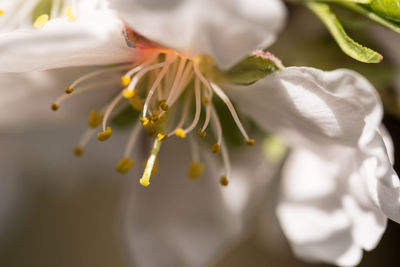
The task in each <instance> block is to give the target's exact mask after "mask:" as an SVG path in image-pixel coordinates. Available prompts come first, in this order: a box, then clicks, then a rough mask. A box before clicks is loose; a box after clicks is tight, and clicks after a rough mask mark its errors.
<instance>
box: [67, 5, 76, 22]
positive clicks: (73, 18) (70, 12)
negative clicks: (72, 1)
mask: <svg viewBox="0 0 400 267" xmlns="http://www.w3.org/2000/svg"><path fill="white" fill-rule="evenodd" d="M64 15H65V16H66V17H67V18H68V19H69V20H70V21H74V20H76V16H75V15H74V14H72V8H70V7H67V8H66V9H65V11H64Z"/></svg>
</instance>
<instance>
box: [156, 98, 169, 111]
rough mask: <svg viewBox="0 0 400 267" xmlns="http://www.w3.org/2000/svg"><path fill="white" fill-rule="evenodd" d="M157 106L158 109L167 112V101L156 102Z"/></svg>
mask: <svg viewBox="0 0 400 267" xmlns="http://www.w3.org/2000/svg"><path fill="white" fill-rule="evenodd" d="M158 105H159V106H160V108H161V109H162V110H163V111H167V110H168V108H169V107H168V105H167V100H165V99H163V100H160V101H159V102H158Z"/></svg>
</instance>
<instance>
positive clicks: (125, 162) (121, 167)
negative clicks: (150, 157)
mask: <svg viewBox="0 0 400 267" xmlns="http://www.w3.org/2000/svg"><path fill="white" fill-rule="evenodd" d="M133 165H134V162H133V160H132V159H130V158H128V157H123V158H122V159H121V160H120V161H119V162H118V164H117V165H116V166H115V169H116V170H117V171H118V172H120V173H122V174H125V173H127V172H128V171H129V170H130V169H131V168H132V166H133Z"/></svg>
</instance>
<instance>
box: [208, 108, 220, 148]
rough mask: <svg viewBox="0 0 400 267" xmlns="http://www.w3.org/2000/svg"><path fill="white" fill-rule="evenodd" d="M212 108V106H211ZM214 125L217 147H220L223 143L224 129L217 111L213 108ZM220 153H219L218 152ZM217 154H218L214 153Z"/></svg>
mask: <svg viewBox="0 0 400 267" xmlns="http://www.w3.org/2000/svg"><path fill="white" fill-rule="evenodd" d="M210 106H211V105H210ZM211 115H212V123H213V126H214V128H216V132H217V145H218V146H220V145H221V142H222V127H221V122H220V120H219V118H218V115H217V113H216V112H215V109H214V108H213V107H212V106H211ZM217 153H218V152H217ZM214 154H216V153H214Z"/></svg>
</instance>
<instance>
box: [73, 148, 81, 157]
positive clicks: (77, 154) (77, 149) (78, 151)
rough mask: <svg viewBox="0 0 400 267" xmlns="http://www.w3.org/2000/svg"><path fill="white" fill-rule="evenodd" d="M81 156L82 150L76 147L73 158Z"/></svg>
mask: <svg viewBox="0 0 400 267" xmlns="http://www.w3.org/2000/svg"><path fill="white" fill-rule="evenodd" d="M82 154H83V149H82V148H81V147H79V146H77V147H75V148H74V155H75V156H77V157H80V156H82Z"/></svg>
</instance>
